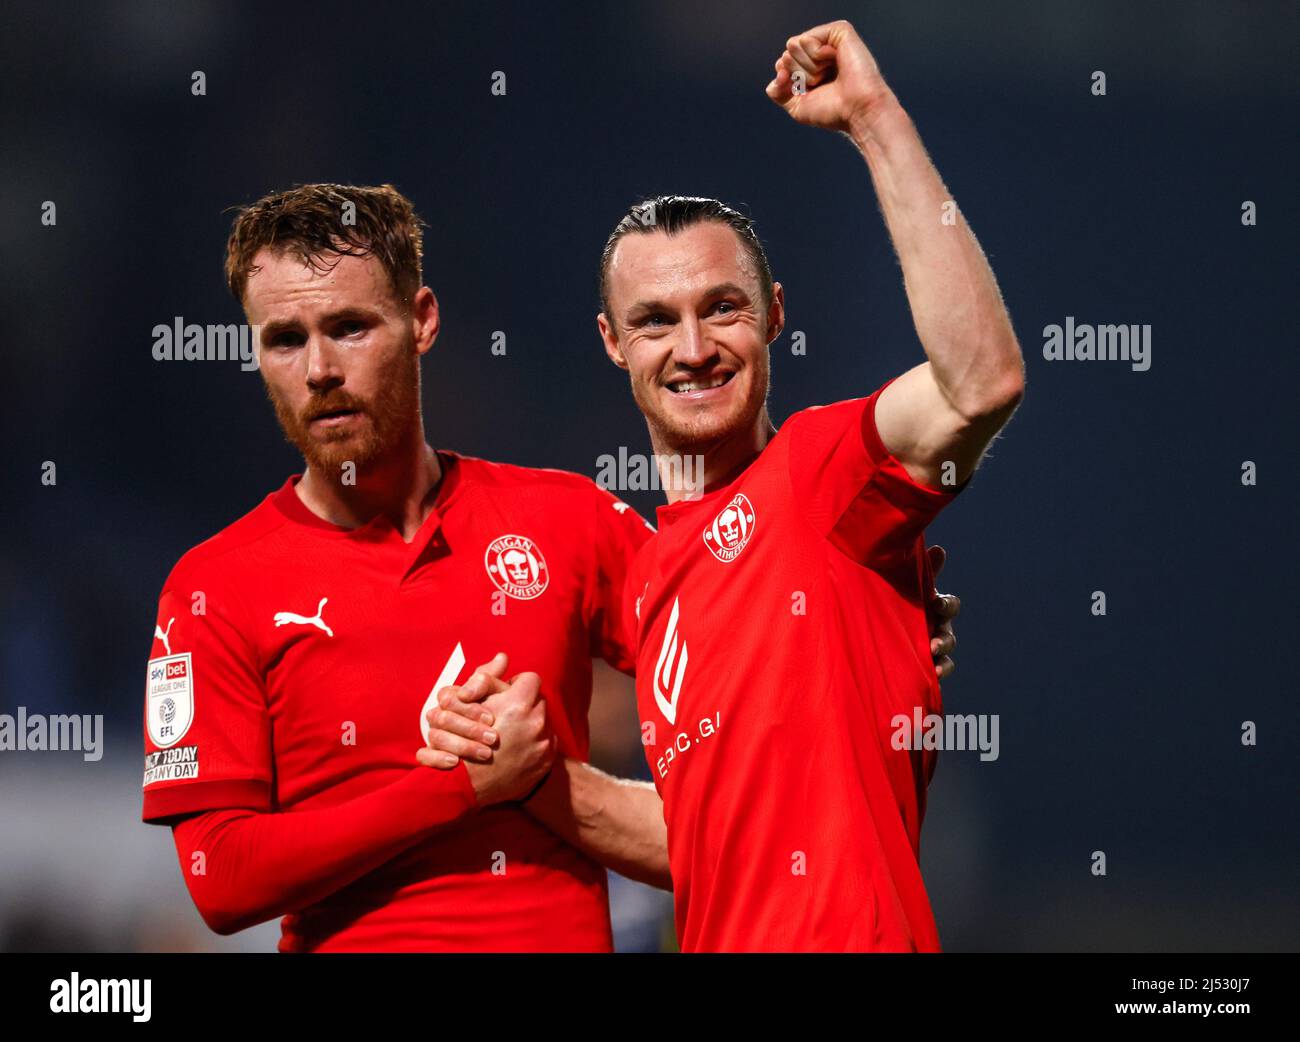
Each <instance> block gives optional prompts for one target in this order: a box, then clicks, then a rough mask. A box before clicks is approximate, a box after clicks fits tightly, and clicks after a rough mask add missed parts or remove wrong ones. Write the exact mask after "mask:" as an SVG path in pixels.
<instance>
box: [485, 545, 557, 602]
mask: <svg viewBox="0 0 1300 1042" xmlns="http://www.w3.org/2000/svg"><path fill="white" fill-rule="evenodd" d="M483 566H484V567H485V568H487V573H488V578H490V579H491V580H492V581H493V582H494V583H496V586H497V589H498V590H501V591H502V592H503V593H504V594H506V596H508V597H516V598H518V599H519V600H521V601H531V600H532V599H533V598H534V597H537V596H539V595H540V594H541V592H542V591H543V590H545V589H546V584H547V583H548V582H550V578H551V577H550V573H549V572H547V570H546V558H545V557H543V556H542V551H541V550H540V549H538V547H537V544H536V543H534V542H533V541H532V540H531V539H529V538H527V537H526V536H522V535H503V536H500V537H498V538H497V539H494V540H492V543H491V545H489V546H488V548H487V553H486V554H484V555H483Z"/></svg>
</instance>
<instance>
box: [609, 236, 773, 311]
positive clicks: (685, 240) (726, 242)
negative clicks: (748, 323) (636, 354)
mask: <svg viewBox="0 0 1300 1042" xmlns="http://www.w3.org/2000/svg"><path fill="white" fill-rule="evenodd" d="M757 278H758V274H757V272H756V271H755V270H754V265H753V263H752V262H751V261H750V258H749V253H748V252H747V251H746V249H745V246H744V244H743V243H742V242H741V239H740V236H739V235H738V234H737V233H736V231H735V229H733V228H731V227H730V226H729V225H726V224H720V223H719V222H717V221H704V222H702V223H700V224H694V225H691V226H690V227H689V228H685V229H683V230H682V231H679V232H678V233H677V234H675V235H668V234H667V233H665V232H661V231H655V232H650V233H649V234H644V233H641V232H632V233H631V234H629V235H625V236H623V238H621V239H619V241H618V244H617V245H616V246H615V247H614V254H613V256H612V257H611V258H610V263H609V288H610V294H611V296H617V297H618V299H619V302H620V303H621V304H624V305H627V306H631V305H632V304H635V303H636V302H637V301H641V300H668V299H671V298H673V297H678V296H684V297H689V296H690V295H692V294H694V293H698V292H701V291H703V290H706V289H708V288H709V287H711V286H716V285H717V284H718V283H720V282H735V283H737V284H740V285H744V284H745V283H746V282H749V281H755V282H756V281H757Z"/></svg>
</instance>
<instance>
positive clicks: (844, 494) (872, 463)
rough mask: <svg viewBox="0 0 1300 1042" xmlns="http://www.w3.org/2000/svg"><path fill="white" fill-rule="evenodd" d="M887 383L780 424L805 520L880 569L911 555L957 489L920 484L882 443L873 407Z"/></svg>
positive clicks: (841, 547)
mask: <svg viewBox="0 0 1300 1042" xmlns="http://www.w3.org/2000/svg"><path fill="white" fill-rule="evenodd" d="M889 387H892V384H890V385H887V386H886V387H885V388H882V389H881V390H879V391H877V392H876V393H875V394H873V395H871V396H870V397H868V398H859V399H855V400H851V401H844V402H837V403H835V404H834V405H826V406H821V407H818V408H813V409H806V410H804V411H803V412H801V413H797V414H796V415H794V416H792V417H791V418H790V419H789V420H787V421H786V426H785V427H783V428H782V434H785V435H787V437H788V449H787V451H788V456H789V459H788V466H789V471H790V482H791V489H792V492H793V495H794V498H795V502H796V503H798V504H799V509H800V512H801V513H802V515H803V517H804V519H805V520H806V521H807V523H808V524H809V525H811V526H812V527H813V528H814V529H815V530H816V531H817V532H818V533H819V534H820V535H822V536H824V537H825V538H826V539H827V540H828V541H829V542H830V543H831V544H832V545H834V546H835V547H836V548H837V549H838V550H840V552H842V553H843V554H845V555H846V556H848V557H849V558H850V559H851V560H854V561H856V562H858V563H859V564H862V565H866V566H870V567H878V568H879V567H884V566H886V565H892V564H895V563H897V562H898V561H899V560H901V559H903V558H909V557H910V556H911V555H912V554H913V553H914V552H915V549H916V543H917V539H918V537H919V536H920V535H921V533H922V532H923V531H924V529H925V526H926V525H928V524H929V523H930V522H931V521H933V520H934V518H935V517H936V516H937V515H938V513H939V511H941V510H942V509H943V508H944V507H945V506H947V505H948V504H949V503H950V502H952V499H953V497H954V496H955V495H956V494H957V493H958V492H959V491H960V486H957V487H953V488H944V487H934V486H931V485H929V484H927V483H924V482H921V481H918V480H917V478H916V477H915V476H914V475H913V474H912V473H911V472H910V471H909V470H908V469H907V468H906V467H905V466H904V465H903V463H902V462H901V461H900V460H899V459H897V458H896V457H895V456H893V455H892V454H891V453H890V451H889V450H888V448H887V447H886V446H885V444H884V443H883V440H882V438H881V435H880V433H879V431H878V430H877V424H876V409H877V407H878V406H879V404H880V402H881V400H882V397H883V395H884V393H885V392H886V391H887V390H888V389H889ZM787 429H788V430H787Z"/></svg>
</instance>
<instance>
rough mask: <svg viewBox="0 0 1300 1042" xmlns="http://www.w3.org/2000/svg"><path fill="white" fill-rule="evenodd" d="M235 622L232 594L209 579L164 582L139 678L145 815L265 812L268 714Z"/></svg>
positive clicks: (269, 767) (155, 818)
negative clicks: (142, 687)
mask: <svg viewBox="0 0 1300 1042" xmlns="http://www.w3.org/2000/svg"><path fill="white" fill-rule="evenodd" d="M199 591H202V592H203V594H204V597H203V598H202V600H201V601H196V600H195V599H194V594H195V593H196V592H199ZM194 604H201V605H202V609H203V610H202V611H201V612H200V613H199V614H195V613H194V611H193V610H192V607H191V606H192V605H194ZM241 618H242V612H241V611H240V609H239V608H238V606H237V605H236V603H235V595H234V593H233V591H231V590H230V589H229V588H228V587H225V586H224V585H223V584H222V583H220V582H219V581H217V580H216V577H215V576H210V575H209V576H206V577H205V576H197V575H182V576H181V577H177V576H173V577H172V578H171V579H169V580H168V585H167V587H166V588H165V589H164V591H163V594H162V597H161V599H160V601H159V609H158V615H157V623H156V626H157V630H156V632H155V636H154V640H153V651H152V652H151V654H150V658H149V663H148V670H147V676H146V681H145V706H144V748H145V776H144V813H143V817H144V819H145V820H146V821H159V820H165V819H167V818H170V817H172V816H175V815H181V814H188V813H194V812H198V811H204V810H210V809H213V808H223V807H245V808H249V809H253V810H269V809H270V808H271V777H272V764H271V741H270V735H271V724H270V712H269V710H268V708H267V703H266V693H265V686H264V683H263V678H262V673H261V668H260V666H259V664H258V662H257V659H256V655H255V653H254V651H253V650H252V648H251V646H250V644H249V642H248V640H247V638H246V635H245V633H244V632H243V630H244V628H245V627H244V626H243V624H242V623H241V621H240V619H241ZM159 632H161V633H164V634H165V635H166V640H165V641H164V640H163V639H162V638H160V637H159V636H158V635H157V634H158V633H159Z"/></svg>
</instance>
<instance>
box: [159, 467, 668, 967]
mask: <svg viewBox="0 0 1300 1042" xmlns="http://www.w3.org/2000/svg"><path fill="white" fill-rule="evenodd" d="M439 457H440V459H441V462H442V466H443V468H444V477H443V480H442V485H441V487H440V489H439V491H438V494H437V497H436V502H435V505H434V508H433V510H432V511H431V512H430V514H429V517H428V518H427V520H426V521H425V523H424V525H423V526H422V527H421V529H420V531H419V532H418V533H417V535H416V537H415V539H414V540H413V541H412V542H411V543H406V542H404V541H403V539H402V538H401V535H400V533H399V532H398V531H397V530H396V529H395V528H394V527H393V526H392V525H391V524H390V523H389V522H388V521H387V520H386V519H384V518H377V519H375V520H374V521H372V522H370V523H369V524H367V525H364V526H362V527H361V528H358V529H355V530H347V529H343V528H339V527H337V526H335V525H332V524H329V523H328V522H326V521H323V520H321V519H320V518H318V517H316V515H314V514H313V513H311V511H309V510H308V509H307V508H306V506H304V505H303V503H302V502H301V500H299V498H298V496H297V494H296V492H295V491H294V489H293V486H294V484H295V482H296V480H297V479H296V478H291V479H290V480H289V481H288V482H286V484H285V485H284V486H283V487H282V488H281V489H280V490H279V491H278V492H276V493H274V494H273V495H271V496H268V497H267V498H266V499H265V500H264V501H263V502H262V503H261V505H259V506H258V507H257V508H256V509H255V510H253V511H252V512H251V513H249V514H248V515H246V516H245V517H243V518H242V519H240V520H239V521H237V522H236V523H235V524H233V525H231V526H230V527H229V528H227V529H225V530H224V531H222V532H221V533H219V534H218V535H216V536H215V537H214V538H212V539H210V540H208V541H207V542H205V543H203V544H201V545H200V546H198V547H196V548H195V549H193V550H191V551H190V552H189V553H187V554H186V555H185V556H184V557H183V558H182V559H181V561H180V562H179V563H178V564H177V566H176V567H175V569H174V570H173V571H172V573H171V575H170V577H169V578H168V580H167V583H166V586H165V588H164V591H163V594H162V598H161V603H160V607H159V612H158V623H157V630H156V631H155V638H154V645H153V647H154V651H153V657H151V659H150V662H149V679H148V682H147V689H146V706H145V778H144V819H145V820H146V821H160V820H166V819H167V818H170V817H172V816H175V815H179V814H191V813H195V812H201V811H207V810H213V809H218V808H251V809H253V810H259V811H282V812H293V811H296V810H310V809H314V808H320V807H328V806H333V805H336V804H339V803H342V802H345V801H347V800H350V799H353V798H355V797H357V796H360V795H362V794H364V793H367V792H370V791H372V790H375V789H378V788H381V787H383V786H385V785H388V784H391V783H394V782H396V781H399V780H401V779H402V778H403V777H404V776H406V775H408V774H410V773H411V772H412V770H424V771H428V772H429V774H428V776H429V779H430V780H429V786H430V790H429V791H430V792H431V793H436V794H438V795H439V797H443V796H446V797H450V798H452V799H460V800H463V802H464V813H463V814H462V815H461V816H460V817H459V818H457V819H456V821H455V822H454V823H452V824H451V825H449V826H445V827H442V828H439V829H435V830H432V831H431V833H430V834H429V835H428V836H427V837H426V838H424V839H422V840H421V841H420V842H418V843H416V844H415V845H414V846H412V847H410V848H409V849H407V850H406V851H405V852H404V853H403V854H401V855H399V856H397V857H396V858H394V859H393V860H392V861H390V862H388V863H387V864H385V865H384V866H383V867H381V868H380V869H378V870H376V871H373V872H371V873H369V874H368V875H365V876H363V877H362V878H360V879H359V880H357V881H356V882H355V883H353V884H351V885H349V886H346V887H344V888H343V889H341V890H339V891H337V892H335V893H334V894H332V895H330V896H329V897H327V898H325V899H323V900H321V901H319V902H318V903H316V904H314V905H312V906H310V907H308V908H306V909H304V910H302V911H300V912H298V913H296V914H293V915H288V916H286V917H285V918H284V919H283V920H282V924H281V925H282V937H281V941H280V948H281V950H283V951H305V950H315V951H326V950H329V951H343V950H366V951H376V950H390V951H391V950H422V951H439V950H459V951H465V950H519V951H533V950H552V951H553V950H587V951H591V950H595V951H607V950H609V949H610V947H611V936H610V923H609V911H608V898H607V892H606V877H605V871H604V869H603V868H601V867H600V866H599V865H597V864H596V863H595V862H593V861H592V860H590V859H589V858H587V857H586V856H585V855H583V854H582V853H580V852H579V851H578V850H576V849H575V848H574V847H572V846H570V845H568V844H567V843H565V842H564V841H563V840H561V839H559V838H558V837H556V836H555V835H554V834H552V833H551V832H549V831H548V830H547V829H545V828H543V827H542V826H541V825H539V824H538V823H537V822H535V821H534V820H533V819H532V818H531V817H529V816H528V814H526V813H525V812H524V811H522V810H520V809H518V808H516V807H513V806H495V807H490V808H484V809H479V808H478V805H477V802H476V800H475V798H474V793H473V788H472V786H471V785H470V782H469V776H468V774H467V772H466V771H465V769H464V767H463V766H458V767H457V768H456V769H455V770H454V771H449V772H441V771H434V770H432V769H430V768H421V767H419V766H418V764H417V763H416V760H415V750H416V749H417V748H419V746H420V745H421V744H422V742H423V740H424V724H423V716H424V712H425V710H426V709H427V708H428V705H429V704H430V703H429V699H430V698H431V696H432V694H433V692H434V691H435V690H436V689H437V688H439V687H441V686H443V685H446V684H449V683H455V682H458V681H459V682H464V680H466V679H467V678H468V676H469V673H470V671H471V670H472V669H473V667H475V666H476V665H478V664H480V663H482V662H486V661H487V660H488V659H490V658H491V657H492V655H493V654H495V653H496V652H497V651H505V652H506V653H507V654H508V655H509V656H510V670H511V672H512V673H513V672H521V671H526V670H527V671H535V672H537V673H538V674H539V675H540V676H541V677H542V684H543V693H544V695H545V697H546V700H547V709H548V715H549V717H550V720H551V723H552V725H553V727H554V729H555V731H556V734H557V736H558V739H559V745H560V750H561V752H562V753H563V754H564V755H568V756H572V757H577V758H579V759H586V757H587V750H588V732H587V710H588V705H589V701H590V696H591V659H592V657H593V656H595V655H600V656H602V657H603V658H605V659H606V660H607V661H608V662H610V663H611V664H612V665H613V666H615V667H616V668H619V669H622V670H624V671H626V672H630V671H631V668H632V665H633V657H634V656H633V652H632V650H631V644H630V640H629V638H628V637H627V636H626V635H625V631H624V628H623V612H622V601H623V584H624V578H625V575H626V571H627V568H628V566H629V565H630V563H631V561H632V559H633V557H634V556H635V553H636V551H637V550H638V549H639V548H640V546H641V544H642V543H644V541H645V540H646V539H647V538H648V537H649V536H650V534H651V532H650V530H649V526H648V525H646V524H645V522H644V521H643V520H642V519H641V518H640V517H639V516H638V515H637V514H636V513H635V512H634V511H631V510H629V509H628V508H627V507H626V506H625V505H624V504H622V503H620V502H619V501H618V500H616V499H615V498H614V497H613V496H611V495H610V494H609V493H607V492H605V491H603V490H601V489H600V488H598V487H597V486H596V485H595V484H594V483H593V482H592V481H590V480H588V479H587V478H583V477H580V476H578V475H575V474H568V473H564V472H562V471H555V470H534V469H527V468H523V467H514V466H507V465H503V464H497V463H489V462H486V461H484V460H477V459H471V458H466V457H461V456H458V455H456V454H454V453H449V452H440V453H439Z"/></svg>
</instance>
